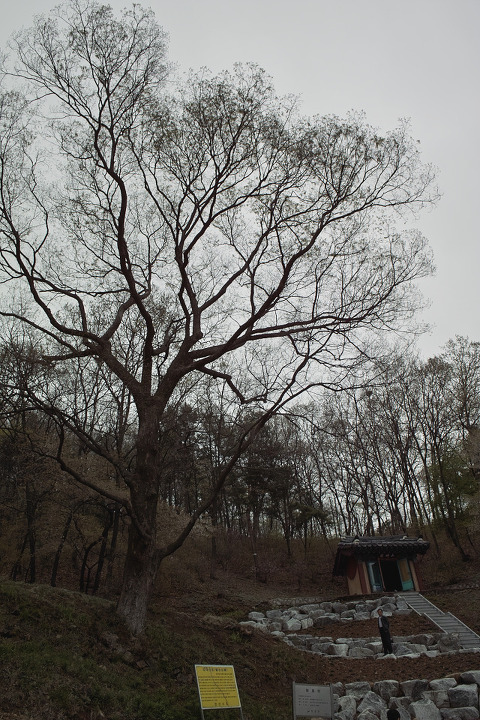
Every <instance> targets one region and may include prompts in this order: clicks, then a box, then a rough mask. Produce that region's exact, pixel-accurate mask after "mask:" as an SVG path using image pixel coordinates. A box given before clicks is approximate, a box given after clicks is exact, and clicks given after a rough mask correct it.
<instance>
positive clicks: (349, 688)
mask: <svg viewBox="0 0 480 720" xmlns="http://www.w3.org/2000/svg"><path fill="white" fill-rule="evenodd" d="M370 691H371V687H370V683H369V682H366V681H362V680H358V681H357V682H351V683H345V695H352V696H353V697H354V698H355V700H362V698H363V697H364V696H365V695H366V694H367V693H368V692H370Z"/></svg>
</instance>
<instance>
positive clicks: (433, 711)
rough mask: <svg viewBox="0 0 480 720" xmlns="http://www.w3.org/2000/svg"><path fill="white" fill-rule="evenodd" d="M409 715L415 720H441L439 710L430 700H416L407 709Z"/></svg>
mask: <svg viewBox="0 0 480 720" xmlns="http://www.w3.org/2000/svg"><path fill="white" fill-rule="evenodd" d="M409 712H410V715H411V716H412V717H414V718H416V720H441V718H442V716H441V715H440V710H439V709H438V708H437V706H436V705H435V703H434V702H432V701H431V700H417V701H416V702H413V703H412V704H411V705H410V707H409Z"/></svg>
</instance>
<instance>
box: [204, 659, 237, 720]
mask: <svg viewBox="0 0 480 720" xmlns="http://www.w3.org/2000/svg"><path fill="white" fill-rule="evenodd" d="M195 673H196V675H197V685H198V694H199V695H200V705H201V707H202V709H203V710H215V709H219V708H239V707H241V704H240V697H239V694H238V688H237V681H236V679H235V670H234V668H233V665H195Z"/></svg>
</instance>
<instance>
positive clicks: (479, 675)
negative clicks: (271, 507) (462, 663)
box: [460, 670, 480, 685]
mask: <svg viewBox="0 0 480 720" xmlns="http://www.w3.org/2000/svg"><path fill="white" fill-rule="evenodd" d="M460 682H461V683H476V684H477V685H480V670H467V671H466V672H463V673H462V674H461V675H460Z"/></svg>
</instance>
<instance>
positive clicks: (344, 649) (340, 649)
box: [328, 643, 348, 657]
mask: <svg viewBox="0 0 480 720" xmlns="http://www.w3.org/2000/svg"><path fill="white" fill-rule="evenodd" d="M328 654H329V655H335V656H336V657H347V655H348V645H346V644H344V643H342V644H341V645H340V644H339V643H332V644H331V645H330V647H329V648H328Z"/></svg>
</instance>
